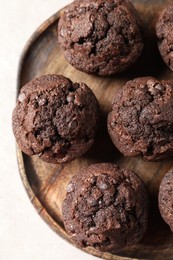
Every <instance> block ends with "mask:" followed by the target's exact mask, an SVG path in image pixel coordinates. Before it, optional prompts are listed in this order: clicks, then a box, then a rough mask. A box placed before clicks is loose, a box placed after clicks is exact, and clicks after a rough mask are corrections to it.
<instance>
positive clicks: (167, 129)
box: [108, 77, 173, 161]
mask: <svg viewBox="0 0 173 260" xmlns="http://www.w3.org/2000/svg"><path fill="white" fill-rule="evenodd" d="M172 111H173V81H165V80H162V81H159V80H157V79H155V78H152V77H144V78H137V79H134V80H132V81H128V82H127V83H126V84H125V86H124V87H123V88H122V89H121V90H120V91H119V93H118V95H117V96H116V97H115V98H114V100H113V107H112V111H111V112H110V113H109V115H108V131H109V134H110V137H111V139H112V141H113V143H114V145H115V146H116V147H117V148H118V149H119V151H120V152H121V153H122V154H123V155H125V156H137V155H140V156H142V157H143V158H144V159H147V160H149V161H157V160H160V159H162V158H165V157H169V156H172V155H173V112H172Z"/></svg>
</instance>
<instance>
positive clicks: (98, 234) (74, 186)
mask: <svg viewBox="0 0 173 260" xmlns="http://www.w3.org/2000/svg"><path fill="white" fill-rule="evenodd" d="M63 216H64V224H65V228H66V231H67V233H68V234H69V235H70V236H71V238H72V240H73V241H74V242H75V243H76V244H77V245H79V246H80V247H87V246H91V247H94V248H96V249H98V250H101V251H104V252H110V253H115V252H117V251H119V250H122V249H123V248H125V247H127V246H129V245H132V244H135V243H137V242H138V241H139V240H140V239H141V238H142V236H143V235H144V232H145V230H146V226H147V219H148V200H147V195H146V191H145V188H144V184H143V182H142V181H141V179H140V178H139V177H138V176H137V175H136V174H135V173H134V172H132V171H128V170H120V169H119V168H118V167H117V166H116V165H114V164H110V163H102V164H95V165H90V166H89V167H88V168H86V169H83V170H82V171H81V172H79V174H77V175H75V176H74V177H73V178H72V180H71V182H70V184H69V185H68V187H67V195H66V199H65V200H64V203H63Z"/></svg>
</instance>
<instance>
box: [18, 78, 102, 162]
mask: <svg viewBox="0 0 173 260" xmlns="http://www.w3.org/2000/svg"><path fill="white" fill-rule="evenodd" d="M98 118H99V104H98V101H97V99H96V97H95V96H94V94H93V92H92V91H91V89H89V88H88V87H87V86H86V85H85V84H84V83H72V82H71V81H70V80H69V79H67V78H65V77H63V76H58V75H46V76H41V77H40V78H36V79H34V80H32V81H30V82H29V83H27V84H26V85H25V86H24V87H23V88H22V89H21V91H20V94H19V97H18V101H17V105H16V108H15V109H14V111H13V132H14V135H15V137H16V141H17V143H18V145H19V146H20V148H21V150H22V151H23V152H25V153H26V154H28V155H36V154H37V155H39V156H40V158H41V159H43V160H44V161H47V162H49V163H62V162H67V161H71V160H73V159H76V158H77V157H80V156H81V155H83V154H84V153H85V152H87V151H88V150H89V149H90V147H91V146H92V144H93V142H94V137H95V133H96V129H97V125H98Z"/></svg>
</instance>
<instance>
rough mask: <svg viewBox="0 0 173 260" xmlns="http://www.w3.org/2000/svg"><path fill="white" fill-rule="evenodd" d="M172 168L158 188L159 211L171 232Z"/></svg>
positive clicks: (172, 211) (172, 224) (172, 221)
mask: <svg viewBox="0 0 173 260" xmlns="http://www.w3.org/2000/svg"><path fill="white" fill-rule="evenodd" d="M172 201H173V168H172V169H170V170H169V171H168V172H167V174H166V175H165V176H164V177H163V179H162V181H161V184H160V188H159V209H160V213H161V216H162V218H163V219H164V221H165V222H166V223H167V224H168V225H169V226H170V229H171V230H172V232H173V205H172Z"/></svg>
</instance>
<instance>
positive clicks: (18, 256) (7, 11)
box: [0, 0, 98, 260]
mask: <svg viewBox="0 0 173 260" xmlns="http://www.w3.org/2000/svg"><path fill="white" fill-rule="evenodd" d="M69 2H70V0H61V1H60V0H51V1H49V0H45V1H43V0H10V1H7V0H6V1H5V0H0V6H1V8H0V69H1V71H0V90H1V92H0V137H1V138H0V140H1V144H0V165H1V168H0V169H1V170H0V259H1V260H31V259H33V260H60V259H62V260H65V259H70V260H77V259H80V260H81V259H82V260H91V259H98V258H95V257H94V256H91V255H87V254H85V253H83V252H82V251H80V250H78V249H76V248H74V247H73V246H71V245H70V244H68V243H67V242H65V241H64V240H62V239H61V238H60V237H58V236H57V235H56V234H55V233H54V232H53V231H52V230H51V229H50V228H49V227H48V226H47V225H46V224H45V222H44V221H43V220H42V219H41V218H40V216H39V215H38V214H37V213H36V211H35V209H34V207H33V206H32V205H31V202H30V201H29V199H28V197H27V194H26V192H25V190H24V187H23V184H22V182H21V180H20V176H19V172H18V167H17V162H16V154H15V140H14V137H13V133H12V129H11V114H12V110H13V108H14V105H15V93H16V77H17V67H18V62H19V58H20V54H21V52H22V49H23V47H24V45H25V43H26V41H27V40H28V38H29V37H30V36H31V34H32V33H33V32H34V31H35V30H36V29H37V27H38V26H39V25H40V24H41V23H42V22H44V20H46V19H47V18H49V17H50V16H51V15H52V14H53V13H55V12H56V11H58V10H59V9H60V8H61V7H63V6H65V5H66V4H68V3H69Z"/></svg>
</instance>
